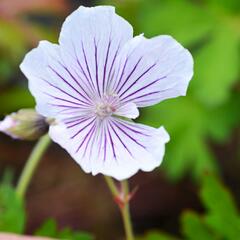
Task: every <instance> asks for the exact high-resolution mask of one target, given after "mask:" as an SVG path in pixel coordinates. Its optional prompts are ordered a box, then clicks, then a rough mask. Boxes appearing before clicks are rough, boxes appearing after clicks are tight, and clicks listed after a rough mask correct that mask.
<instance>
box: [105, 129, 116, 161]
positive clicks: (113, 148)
mask: <svg viewBox="0 0 240 240" xmlns="http://www.w3.org/2000/svg"><path fill="white" fill-rule="evenodd" d="M107 131H108V136H109V139H110V143H111V147H112V152H113V156H114V158H115V160H116V152H115V147H114V143H113V139H112V136H111V133H110V131H109V127H108V126H107Z"/></svg>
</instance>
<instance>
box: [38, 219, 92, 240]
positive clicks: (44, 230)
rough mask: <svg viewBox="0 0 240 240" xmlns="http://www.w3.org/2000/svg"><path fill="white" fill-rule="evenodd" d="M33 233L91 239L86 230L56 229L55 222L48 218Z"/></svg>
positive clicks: (45, 235) (74, 238)
mask: <svg viewBox="0 0 240 240" xmlns="http://www.w3.org/2000/svg"><path fill="white" fill-rule="evenodd" d="M35 235H36V236H44V237H52V238H56V239H72V240H93V237H92V235H90V234H89V233H86V232H80V231H73V230H71V229H70V228H64V229H63V230H58V228H57V223H56V221H55V220H53V219H49V220H47V221H46V222H45V223H43V225H42V226H41V227H40V228H39V229H38V230H37V231H36V232H35Z"/></svg>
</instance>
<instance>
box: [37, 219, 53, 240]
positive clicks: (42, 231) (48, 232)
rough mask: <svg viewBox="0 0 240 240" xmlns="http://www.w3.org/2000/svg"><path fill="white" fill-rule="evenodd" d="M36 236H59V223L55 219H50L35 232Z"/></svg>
mask: <svg viewBox="0 0 240 240" xmlns="http://www.w3.org/2000/svg"><path fill="white" fill-rule="evenodd" d="M35 235H36V236H43V237H52V238H54V237H56V236H57V223H56V222H55V220H53V219H48V220H47V221H46V222H45V223H43V225H42V226H41V227H40V228H39V229H38V230H37V231H36V232H35Z"/></svg>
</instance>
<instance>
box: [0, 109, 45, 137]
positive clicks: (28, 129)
mask: <svg viewBox="0 0 240 240" xmlns="http://www.w3.org/2000/svg"><path fill="white" fill-rule="evenodd" d="M0 131H1V132H3V133H5V134H7V135H9V136H11V137H12V138H15V139H22V140H36V139H38V138H39V137H41V136H42V135H44V134H45V133H47V132H48V123H47V120H46V118H45V117H43V116H41V115H39V114H38V113H37V112H36V111H35V110H34V109H21V110H19V111H18V112H16V113H11V114H10V115H7V116H6V117H5V118H4V120H2V121H0Z"/></svg>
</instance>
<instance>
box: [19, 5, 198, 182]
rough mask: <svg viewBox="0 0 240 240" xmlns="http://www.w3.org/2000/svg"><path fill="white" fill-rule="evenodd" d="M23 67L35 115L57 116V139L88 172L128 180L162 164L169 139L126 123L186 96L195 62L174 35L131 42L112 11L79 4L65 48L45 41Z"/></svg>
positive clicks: (67, 25) (64, 34) (62, 40)
mask: <svg viewBox="0 0 240 240" xmlns="http://www.w3.org/2000/svg"><path fill="white" fill-rule="evenodd" d="M21 70H22V71H23V73H24V74H25V75H26V77H27V78H28V79H29V88H30V91H31V93H32V94H33V96H34V97H35V99H36V102H37V106H36V109H37V111H38V112H39V113H40V114H42V115H44V116H45V117H48V118H49V117H50V118H55V119H56V122H57V124H56V125H52V126H51V127H50V131H49V134H50V137H51V138H52V139H53V141H55V142H57V143H58V144H60V145H61V146H62V147H63V148H65V149H66V150H67V151H68V152H69V153H70V154H71V156H72V157H73V158H74V159H75V160H76V161H77V163H78V164H79V165H80V166H81V167H82V168H83V170H84V171H85V172H87V173H90V172H91V173H92V174H93V175H95V174H98V173H102V174H105V175H109V176H112V177H114V178H116V179H118V180H122V179H125V178H128V177H130V176H132V175H133V174H135V173H136V172H137V171H138V170H139V169H141V170H143V171H151V170H153V169H154V168H155V167H157V166H159V165H160V163H161V161H162V158H163V155H164V148H165V143H166V142H168V141H169V136H168V133H167V132H166V131H165V129H164V128H163V127H160V128H159V129H155V128H152V127H148V126H145V125H142V124H136V123H133V122H131V121H127V120H124V118H129V119H135V118H137V117H138V115H139V111H138V108H140V107H146V106H151V105H153V104H156V103H159V102H160V101H162V100H164V99H168V98H173V97H177V96H180V95H185V94H186V90H187V86H188V83H189V81H190V79H191V78H192V75H193V59H192V57H191V54H190V53H189V52H188V51H187V50H186V49H184V48H183V47H182V46H181V45H180V44H179V43H178V42H176V41H175V40H174V39H173V38H172V37H170V36H158V37H155V38H152V39H146V38H145V37H144V36H143V35H140V36H136V37H133V29H132V27H131V25H130V24H129V23H128V22H127V21H125V20H124V19H123V18H121V17H120V16H118V15H117V14H116V13H115V11H114V8H113V7H109V6H99V7H93V8H86V7H80V8H79V9H77V10H76V11H75V12H73V13H72V14H71V15H70V16H69V17H68V18H67V19H66V21H65V22H64V24H63V27H62V31H61V34H60V37H59V45H58V44H52V43H50V42H47V41H41V42H40V44H39V46H38V47H37V48H36V49H34V50H32V51H31V52H30V53H28V54H27V55H26V57H25V59H24V61H23V63H22V64H21Z"/></svg>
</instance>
